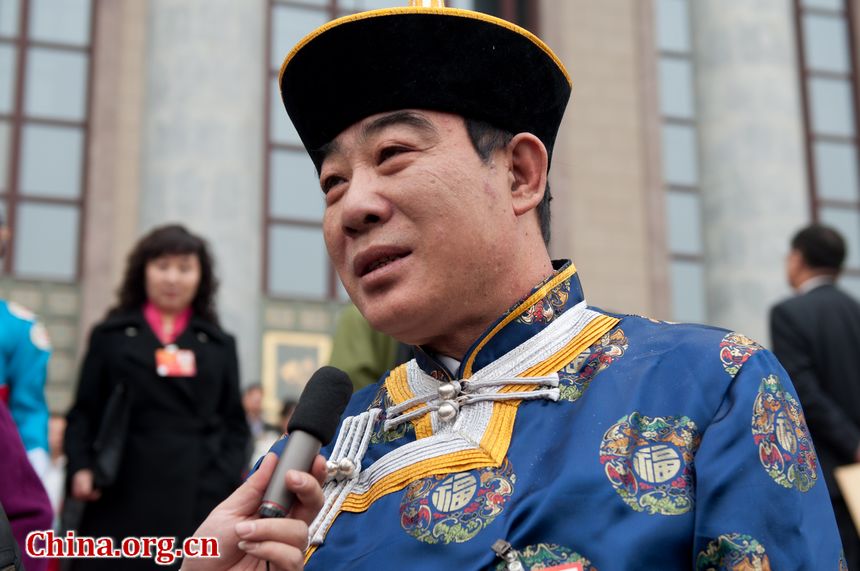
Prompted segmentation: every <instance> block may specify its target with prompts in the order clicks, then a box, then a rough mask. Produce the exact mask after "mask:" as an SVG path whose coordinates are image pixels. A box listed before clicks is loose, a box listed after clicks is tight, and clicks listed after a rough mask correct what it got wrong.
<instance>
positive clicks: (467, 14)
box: [278, 6, 573, 86]
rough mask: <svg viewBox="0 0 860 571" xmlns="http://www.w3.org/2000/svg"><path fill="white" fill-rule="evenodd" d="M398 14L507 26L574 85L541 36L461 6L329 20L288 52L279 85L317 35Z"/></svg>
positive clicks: (373, 12)
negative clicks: (340, 27) (294, 61)
mask: <svg viewBox="0 0 860 571" xmlns="http://www.w3.org/2000/svg"><path fill="white" fill-rule="evenodd" d="M398 14H439V15H443V16H459V17H461V18H471V19H472V20H480V21H482V22H487V23H490V24H495V25H497V26H501V27H503V28H506V29H508V30H510V31H512V32H515V33H517V34H519V35H521V36H523V37H525V38H526V39H528V40H530V41H531V42H532V43H533V44H535V45H536V46H537V47H539V48H540V49H541V50H543V52H544V53H546V55H548V56H549V57H550V58H551V59H552V61H554V62H555V64H556V65H557V66H558V68H559V69H560V70H561V72H562V73H563V74H564V77H565V78H567V83H568V85H571V86H572V85H573V82H572V81H571V79H570V74H568V73H567V69H566V68H565V67H564V64H563V63H561V60H560V59H558V56H556V55H555V53H554V52H553V51H552V49H550V47H549V46H548V45H546V44H545V43H544V41H543V40H541V39H540V38H539V37H537V36H536V35H534V34H533V33H531V32H529V31H528V30H526V29H525V28H521V27H520V26H517V25H516V24H513V23H511V22H508V21H507V20H503V19H501V18H497V17H495V16H490V15H488V14H483V13H481V12H473V11H472V10H462V9H460V8H420V7H412V6H407V7H402V6H401V7H397V8H382V9H379V10H369V11H367V12H359V13H357V14H350V15H349V16H342V17H340V18H337V19H335V20H332V21H331V22H327V23H325V24H323V25H322V26H320V27H319V28H317V29H316V30H314V31H313V32H311V33H310V34H308V35H307V36H305V37H304V38H302V39H301V41H299V43H297V44H296V45H295V47H294V48H293V49H292V50H290V53H288V54H287V57H285V58H284V63H282V64H281V71H280V72H279V73H278V85H280V84H281V81H282V80H283V78H284V71H285V70H286V69H287V64H288V63H290V60H292V59H293V57H294V56H295V55H296V53H298V51H299V50H301V49H302V48H303V47H304V46H305V45H306V44H308V43H309V42H310V41H311V40H313V39H314V38H316V37H317V36H319V35H321V34H323V33H324V32H327V31H328V30H330V29H332V28H336V27H337V26H340V25H341V24H348V23H350V22H357V21H359V20H366V19H369V18H376V17H379V16H395V15H398Z"/></svg>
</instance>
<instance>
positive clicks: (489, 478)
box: [400, 459, 517, 544]
mask: <svg viewBox="0 0 860 571" xmlns="http://www.w3.org/2000/svg"><path fill="white" fill-rule="evenodd" d="M516 481H517V477H516V474H514V471H513V467H512V466H511V463H510V462H509V461H508V460H507V459H505V461H504V462H502V465H501V466H499V467H498V468H494V467H489V468H478V469H475V470H471V471H469V472H459V473H457V474H445V475H442V476H430V477H429V478H424V479H422V480H418V481H416V482H413V483H411V484H410V485H409V486H407V487H406V490H405V491H404V493H403V500H402V501H401V503H400V525H401V526H402V527H403V529H404V530H405V531H406V533H408V534H409V535H411V536H412V537H414V538H415V539H417V540H419V541H423V542H425V543H431V544H435V543H463V542H465V541H469V540H470V539H472V538H473V537H475V536H476V535H478V533H480V531H481V530H482V529H484V528H485V527H486V526H488V525H489V524H490V523H491V522H492V521H493V520H494V519H496V516H498V515H499V514H500V513H502V511H503V510H504V507H505V504H506V503H507V502H508V499H510V497H511V494H513V493H514V484H515V483H516Z"/></svg>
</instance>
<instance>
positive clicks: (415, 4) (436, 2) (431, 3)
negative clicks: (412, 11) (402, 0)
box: [409, 0, 445, 8]
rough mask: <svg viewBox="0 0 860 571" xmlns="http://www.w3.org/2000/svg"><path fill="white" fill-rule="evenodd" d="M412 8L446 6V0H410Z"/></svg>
mask: <svg viewBox="0 0 860 571" xmlns="http://www.w3.org/2000/svg"><path fill="white" fill-rule="evenodd" d="M409 7H410V8H444V7H445V0H409Z"/></svg>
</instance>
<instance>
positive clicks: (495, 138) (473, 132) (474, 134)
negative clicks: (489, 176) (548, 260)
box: [465, 118, 552, 246]
mask: <svg viewBox="0 0 860 571" xmlns="http://www.w3.org/2000/svg"><path fill="white" fill-rule="evenodd" d="M465 122H466V132H468V133H469V139H470V140H471V141H472V146H473V147H475V151H476V152H477V153H478V156H479V157H481V160H482V161H484V162H488V161H489V160H490V157H491V156H492V154H493V152H494V151H497V150H499V149H501V148H503V147H504V146H505V145H507V144H508V143H510V142H511V139H513V138H514V135H513V134H512V133H509V132H508V131H505V130H504V129H499V128H497V127H494V126H492V125H490V124H489V123H487V122H485V121H477V120H475V119H468V118H466V119H465ZM551 200H552V194H551V193H550V191H549V181H547V183H546V188H544V191H543V199H542V200H541V202H540V204H538V205H537V215H538V220H539V221H540V233H541V236H543V242H544V244H546V245H547V246H549V239H550V217H551V214H550V209H549V203H550V201H551Z"/></svg>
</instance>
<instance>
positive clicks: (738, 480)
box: [188, 7, 843, 571]
mask: <svg viewBox="0 0 860 571" xmlns="http://www.w3.org/2000/svg"><path fill="white" fill-rule="evenodd" d="M280 86H281V90H282V95H283V98H284V103H285V106H286V108H287V111H288V112H289V114H290V116H291V118H292V120H293V123H294V124H295V126H296V128H297V130H298V133H299V135H300V137H301V138H302V141H303V143H304V145H305V148H306V149H307V150H308V152H309V154H310V156H311V158H312V160H313V161H314V163H315V165H316V167H317V169H318V171H319V175H320V185H321V188H322V192H323V193H324V195H325V202H326V209H325V216H324V221H323V229H324V234H325V240H326V245H327V248H328V251H329V254H330V256H331V259H332V262H333V264H334V266H335V267H336V269H337V271H338V274H339V275H340V278H341V279H342V281H343V283H344V286H345V287H346V290H347V291H348V292H349V294H350V297H351V298H352V300H353V302H354V303H355V304H356V306H357V307H358V308H359V310H360V311H361V312H362V314H363V315H364V316H365V317H366V318H367V320H368V321H369V322H370V324H371V325H372V326H373V327H374V328H376V329H377V330H379V331H382V332H383V333H386V334H388V335H391V336H393V337H395V338H396V339H398V340H399V341H402V342H405V343H409V344H411V345H414V346H416V358H415V359H413V360H412V361H410V362H409V363H407V364H405V365H402V366H400V367H398V368H396V369H394V370H392V371H391V372H390V373H389V374H387V375H385V377H384V378H383V379H382V380H381V382H380V383H379V384H377V385H375V386H371V387H368V388H366V389H364V390H362V391H359V392H358V393H356V394H355V395H354V397H353V399H352V401H351V402H350V405H349V407H348V408H347V411H346V413H345V418H344V420H343V421H342V424H341V427H340V430H339V433H338V436H337V437H336V441H335V443H334V444H332V445H331V446H329V447H328V448H326V449H325V450H324V451H323V455H324V456H326V457H327V458H328V462H327V468H328V477H327V481H326V483H325V486H324V492H325V494H324V501H323V505H322V508H321V509H320V510H319V513H318V514H317V516H316V518H315V519H314V520H313V521H312V523H311V524H310V527H309V531H308V543H309V547H308V550H307V553H306V562H305V566H306V568H308V569H325V570H332V569H373V570H378V569H413V570H415V569H417V570H427V571H430V570H434V571H436V570H439V569H458V570H460V569H500V570H505V569H507V570H512V571H513V570H530V569H556V570H561V569H568V570H580V571H581V570H586V569H587V570H594V569H600V570H603V571H607V570H610V571H611V570H616V569H660V570H680V569H703V570H704V569H726V570H728V569H732V570H735V569H770V568H773V569H816V570H818V569H821V570H823V569H834V570H835V569H840V568H841V566H843V561H842V559H841V548H840V543H839V537H838V533H837V530H836V526H835V522H834V518H833V513H832V510H831V508H830V505H829V501H828V497H827V490H826V487H825V483H824V482H823V478H822V474H821V470H820V468H819V466H818V463H817V460H816V457H815V451H814V449H813V446H812V441H811V439H810V436H809V431H808V429H807V427H806V423H805V421H804V417H803V412H802V410H801V407H800V405H799V404H798V402H797V396H796V393H795V391H794V388H793V387H792V384H791V381H790V379H789V378H788V376H787V375H786V373H785V371H784V370H783V368H782V367H781V366H780V364H779V363H778V362H777V361H776V359H775V358H774V357H773V356H772V355H771V354H770V353H769V352H768V351H767V350H765V349H764V348H763V347H761V346H760V345H759V344H757V343H756V342H754V341H752V340H750V339H748V338H747V337H745V336H743V335H741V334H739V333H734V332H730V331H724V330H720V329H716V328H711V327H705V326H699V325H681V324H671V323H665V322H660V321H655V320H651V319H647V318H643V317H637V316H632V315H624V314H613V313H609V312H606V311H602V310H600V309H597V308H594V307H591V306H589V305H588V304H587V303H586V301H585V297H584V293H583V289H582V287H581V285H580V282H579V276H578V274H577V271H576V269H575V267H574V265H573V264H572V263H571V262H570V261H566V260H559V261H551V260H550V257H549V254H548V253H547V248H546V244H547V242H548V240H549V200H550V198H549V189H548V188H547V175H548V170H549V162H550V157H551V155H552V147H553V144H554V142H555V137H556V133H557V131H558V127H559V125H560V123H561V119H562V115H563V113H564V109H565V106H566V103H567V100H568V98H569V95H570V89H571V83H570V78H569V76H568V75H567V72H566V70H565V68H564V66H563V65H562V63H561V62H560V61H559V60H558V58H557V57H556V56H555V55H554V54H553V53H552V51H551V50H550V49H549V48H548V47H547V46H546V45H545V44H544V43H543V42H541V41H540V40H539V39H538V38H536V37H535V36H534V35H532V34H531V33H529V32H528V31H526V30H523V29H521V28H518V27H516V26H514V25H512V24H510V23H508V22H504V21H502V20H498V19H496V18H493V17H490V16H486V15H483V14H478V13H475V12H468V11H462V10H453V9H446V8H441V7H437V8H432V7H431V8H422V7H410V8H401V9H390V10H378V11H372V12H367V13H362V14H357V15H351V16H347V17H344V18H341V19H338V20H336V21H334V22H332V23H329V24H327V25H326V26H323V27H322V28H320V29H318V30H317V31H315V32H313V33H311V34H310V35H309V36H308V37H306V38H305V39H304V40H303V41H302V42H300V43H299V44H298V46H297V47H296V48H295V49H294V50H293V51H292V52H291V53H290V54H289V55H288V56H287V59H286V61H285V62H284V65H283V66H282V69H281V77H280ZM282 447H283V441H281V444H280V445H276V447H275V451H276V452H278V451H279V449H280V448H282ZM270 456H271V455H270ZM270 456H269V457H267V458H266V459H265V461H264V462H263V463H262V464H261V468H260V469H259V471H258V472H257V473H256V474H255V475H254V476H252V478H251V480H250V481H249V483H248V484H246V486H243V488H242V489H240V491H239V492H237V495H236V497H239V496H242V497H245V498H246V501H244V503H243V502H240V501H239V500H238V499H232V500H228V503H229V505H230V509H229V510H228V509H226V508H225V509H221V508H219V509H218V510H216V511H215V512H213V514H212V516H211V517H210V521H209V522H208V523H206V524H204V526H203V528H201V531H199V534H201V535H203V534H204V532H205V533H210V534H212V533H214V534H218V535H217V536H218V537H220V538H222V540H223V542H224V543H225V544H227V545H230V546H231V548H232V545H234V543H233V540H234V536H232V535H230V534H231V533H232V532H233V528H228V525H227V523H230V524H235V525H238V526H240V527H236V528H235V530H236V534H238V536H239V538H241V539H242V543H239V544H238V548H237V549H234V550H233V551H231V556H230V558H228V559H229V560H225V561H221V562H218V563H215V562H205V563H209V565H208V566H205V565H204V562H198V561H195V562H193V563H194V567H190V566H189V567H188V569H189V570H191V569H222V568H229V566H230V565H233V564H234V563H235V562H237V561H239V559H238V556H239V554H240V553H241V554H242V555H243V556H244V557H249V556H251V555H253V556H256V557H257V558H258V559H260V560H262V559H266V560H272V561H277V563H278V566H279V568H280V567H283V568H288V569H297V568H301V564H300V562H298V561H297V560H296V555H295V554H296V551H298V549H300V548H302V547H304V545H303V544H304V542H303V541H302V540H299V539H296V538H295V536H291V535H290V534H287V533H286V532H284V533H282V534H281V535H280V538H281V539H280V540H276V539H275V531H274V524H272V523H270V522H268V521H265V522H263V523H261V522H260V520H253V516H252V515H251V514H252V513H253V510H252V508H254V505H253V501H252V500H253V499H255V498H256V499H257V500H259V491H260V489H261V483H262V482H263V481H264V480H265V479H267V478H268V477H269V474H271V465H272V459H271V457H270ZM317 469H319V467H317ZM308 486H309V487H312V486H310V484H308ZM307 497H308V498H312V497H313V494H312V493H310V492H308V494H307ZM308 503H312V502H308ZM240 505H241V506H242V507H240ZM303 507H305V506H303ZM312 507H313V508H314V510H315V508H316V507H317V505H313V506H312ZM306 511H307V510H306ZM302 515H304V516H306V515H307V514H306V512H305V513H304V514H302ZM300 517H301V516H297V519H300ZM217 521H222V522H225V523H223V524H221V525H215V523H214V522H217ZM287 521H292V522H293V524H296V519H293V520H287ZM251 524H253V526H257V527H259V526H266V528H267V531H265V532H263V531H261V530H259V529H257V527H254V529H253V530H250V529H249V527H248V526H249V525H251ZM285 525H286V522H284V524H283V526H285ZM219 529H220V530H222V531H221V532H220V534H219V531H218V530H219ZM283 529H284V530H285V527H283ZM224 530H227V531H224ZM294 531H295V526H294ZM274 544H280V547H281V548H282V551H281V553H279V554H276V553H275V551H274ZM288 549H290V550H292V551H289V553H290V554H291V557H292V558H291V559H290V558H287V557H286V554H287V553H288V551H287V550H288ZM276 557H277V559H275V558H276ZM219 565H220V567H219Z"/></svg>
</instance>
